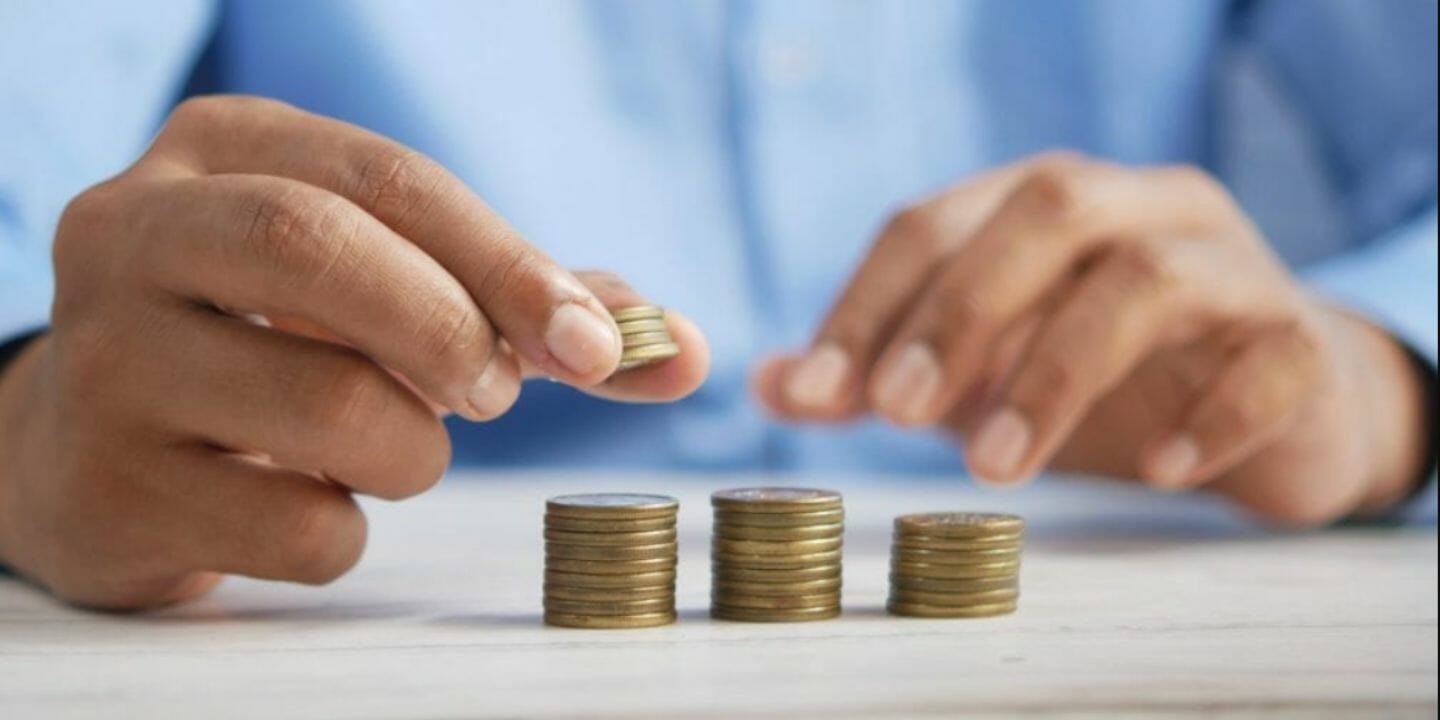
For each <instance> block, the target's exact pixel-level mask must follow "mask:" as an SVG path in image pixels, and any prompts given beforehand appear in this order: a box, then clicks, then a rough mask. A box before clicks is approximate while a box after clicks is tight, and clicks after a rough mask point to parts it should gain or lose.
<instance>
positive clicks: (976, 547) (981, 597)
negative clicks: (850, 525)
mask: <svg viewBox="0 0 1440 720" xmlns="http://www.w3.org/2000/svg"><path fill="white" fill-rule="evenodd" d="M1024 533H1025V520H1024V519H1023V518H1020V517H1019V516H1016V515H1001V514H994V513H964V512H952V513H925V514H920V515H902V516H900V517H898V518H895V544H894V547H893V550H892V553H891V556H890V559H891V563H890V602H889V604H888V605H887V607H888V608H889V610H890V612H891V613H893V614H895V615H908V616H912V617H933V618H956V617H989V616H992V615H1004V614H1007V613H1012V612H1015V605H1016V602H1017V601H1018V600H1019V597H1020V547H1021V541H1022V539H1023V536H1024Z"/></svg>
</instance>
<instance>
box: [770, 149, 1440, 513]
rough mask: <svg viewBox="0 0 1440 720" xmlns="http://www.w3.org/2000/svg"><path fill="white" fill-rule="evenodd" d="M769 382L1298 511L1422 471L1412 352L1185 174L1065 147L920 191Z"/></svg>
mask: <svg viewBox="0 0 1440 720" xmlns="http://www.w3.org/2000/svg"><path fill="white" fill-rule="evenodd" d="M755 382H756V388H757V392H758V394H759V396H760V398H761V400H762V402H764V403H765V404H766V405H767V406H768V407H769V408H770V409H771V410H772V411H773V412H775V413H777V414H779V415H781V416H782V417H785V418H789V419H793V420H810V421H844V420H849V419H853V418H856V417H858V416H860V415H862V414H864V413H867V412H874V413H876V414H878V415H880V416H882V417H883V418H885V419H887V420H889V421H890V422H892V423H894V424H897V425H901V426H906V427H928V426H938V427H941V428H944V429H945V430H947V431H949V432H950V433H953V434H955V435H957V436H959V437H963V438H964V440H963V442H964V446H965V456H966V458H967V461H968V463H969V465H970V467H971V469H972V471H973V472H974V473H975V474H976V475H977V476H980V477H982V478H986V479H989V480H991V481H995V482H1002V483H1013V482H1018V481H1021V480H1023V479H1025V478H1028V477H1031V476H1033V475H1034V474H1035V473H1037V472H1038V471H1040V470H1041V469H1042V468H1046V467H1053V468H1056V469H1060V470H1066V471H1072V472H1087V473H1098V474H1105V475H1111V476H1116V477H1139V478H1142V479H1144V480H1145V481H1146V482H1148V483H1149V484H1151V485H1153V486H1155V487H1158V488H1165V489H1177V490H1178V489H1184V488H1193V487H1198V486H1202V485H1206V486H1209V487H1211V488H1213V489H1216V490H1219V491H1221V492H1223V493H1226V494H1228V495H1230V496H1231V497H1233V498H1234V499H1236V500H1237V501H1238V502H1240V503H1241V504H1243V505H1245V506H1247V507H1249V508H1251V509H1252V510H1255V511H1256V512H1258V513H1260V514H1261V515H1264V516H1266V517H1268V518H1271V519H1273V520H1276V521H1281V522H1288V523H1293V524H1314V523H1318V522H1324V521H1328V520H1330V519H1333V518H1335V517H1337V516H1340V515H1342V514H1344V513H1347V512H1351V511H1354V510H1356V509H1374V508H1379V507H1382V506H1384V505H1385V504H1387V503H1390V502H1393V501H1394V500H1395V499H1396V498H1397V497H1398V496H1399V495H1401V494H1403V492H1404V485H1405V482H1406V481H1407V480H1408V479H1411V478H1413V477H1414V474H1413V473H1417V472H1418V466H1417V462H1416V461H1417V460H1418V454H1419V453H1418V451H1417V450H1416V447H1417V442H1418V440H1417V438H1418V436H1419V434H1420V429H1419V425H1420V423H1421V420H1420V411H1419V404H1418V403H1419V400H1417V398H1418V397H1419V391H1418V387H1417V384H1418V381H1417V378H1416V377H1415V373H1414V371H1413V369H1412V368H1411V367H1410V366H1409V364H1408V360H1407V359H1406V358H1405V357H1404V355H1403V354H1402V351H1401V350H1400V348H1399V347H1398V346H1397V345H1396V344H1395V343H1394V342H1393V341H1392V340H1390V339H1389V338H1388V336H1386V335H1385V334H1384V333H1383V332H1381V331H1379V330H1376V329H1374V328H1372V327H1370V326H1368V325H1367V324H1365V323H1364V322H1362V321H1360V320H1357V319H1354V318H1352V317H1350V316H1349V315H1346V314H1344V313H1341V312H1339V311H1337V310H1335V309H1332V308H1328V307H1325V306H1323V305H1322V304H1320V303H1319V302H1317V301H1316V300H1314V299H1313V298H1311V297H1310V296H1309V295H1307V293H1306V292H1305V291H1304V289H1303V288H1302V287H1301V286H1300V285H1299V284H1298V283H1297V282H1296V281H1295V280H1294V279H1293V278H1292V277H1291V276H1290V274H1289V273H1288V272H1287V270H1286V268H1285V267H1284V265H1283V264H1282V263H1281V261H1280V260H1279V259H1277V258H1276V257H1275V256H1274V254H1273V253H1272V252H1271V251H1270V249H1269V247H1268V246H1267V245H1266V243H1265V241H1264V239H1263V238H1262V237H1261V236H1260V234H1259V232H1258V231H1257V230H1256V228H1255V227H1254V225H1253V224H1252V223H1251V222H1250V221H1249V219H1248V218H1247V217H1246V216H1245V214H1244V212H1243V211H1242V210H1241V209H1240V208H1239V207H1238V206H1237V205H1236V203H1235V202H1234V200H1233V199H1232V198H1231V197H1230V195H1229V194H1228V193H1227V192H1226V191H1225V189H1224V188H1223V187H1222V186H1221V185H1220V184H1219V183H1217V182H1216V181H1214V180H1213V179H1212V178H1210V177H1209V176H1208V175H1206V174H1205V173H1203V172H1201V171H1199V170H1195V169H1192V168H1187V167H1156V168H1127V167H1121V166H1118V165H1114V164H1110V163H1105V162H1100V161H1096V160H1092V159H1088V158H1083V157H1077V156H1073V155H1068V154H1058V155H1045V156H1041V157H1038V158H1033V159H1030V160H1027V161H1024V162H1021V163H1019V164H1017V165H1014V166H1010V167H1006V168H1002V169H999V170H996V171H993V172H991V173H988V174H986V175H983V176H981V177H979V178H978V179H975V180H973V181H970V182H966V183H964V184H961V185H959V186H956V187H954V188H952V189H950V190H947V191H945V192H944V193H942V194H940V195H939V196H937V197H934V198H931V199H928V200H925V201H923V202H921V203H919V204H917V205H914V206H913V207H911V208H909V209H907V210H905V211H903V212H901V213H900V214H898V215H897V216H896V217H895V218H894V219H893V220H892V221H891V222H890V223H889V225H888V226H887V227H886V229H885V230H884V231H883V232H882V234H881V236H880V238H879V240H878V241H877V242H876V243H875V245H874V247H873V248H872V249H871V251H870V254H869V256H868V257H867V258H866V260H865V261H864V263H863V264H862V266H861V267H860V269H859V270H858V271H857V273H856V274H855V276H854V277H853V278H852V280H851V282H850V284H849V286H848V287H847V289H846V290H845V291H844V293H843V294H842V296H841V298H840V299H839V301H838V302H837V303H836V304H835V306H834V307H833V309H832V310H831V312H830V314H829V317H828V318H827V319H826V321H825V322H824V324H823V325H822V327H821V328H820V330H819V332H818V333H817V335H816V339H815V341H814V344H813V345H812V346H811V348H810V349H809V350H808V351H807V352H806V353H805V354H804V355H803V356H782V357H778V358H773V359H771V360H769V361H767V362H766V363H764V364H763V365H762V366H761V367H760V368H759V369H758V371H757V373H756V378H755ZM1407 473H1410V474H1408V475H1407Z"/></svg>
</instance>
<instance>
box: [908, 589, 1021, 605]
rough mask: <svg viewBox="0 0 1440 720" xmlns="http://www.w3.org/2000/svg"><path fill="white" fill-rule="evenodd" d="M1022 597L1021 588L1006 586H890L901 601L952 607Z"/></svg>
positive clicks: (988, 603) (989, 603)
mask: <svg viewBox="0 0 1440 720" xmlns="http://www.w3.org/2000/svg"><path fill="white" fill-rule="evenodd" d="M1019 597H1020V589H1019V588H1005V589H1002V590H979V591H976V592H968V593H946V592H925V591H923V590H903V589H900V588H896V587H892V588H890V599H891V600H893V601H895V602H901V603H915V604H917V605H939V606H942V607H950V606H955V605H961V606H965V607H971V606H975V605H993V604H996V603H1005V602H1015V600H1016V599H1017V598H1019Z"/></svg>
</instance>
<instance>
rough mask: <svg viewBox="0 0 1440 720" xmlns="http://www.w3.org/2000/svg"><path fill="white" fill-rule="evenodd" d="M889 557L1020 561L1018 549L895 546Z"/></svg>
mask: <svg viewBox="0 0 1440 720" xmlns="http://www.w3.org/2000/svg"><path fill="white" fill-rule="evenodd" d="M890 557H891V558H892V559H895V560H899V561H901V562H915V563H926V564H935V565H990V564H993V563H999V562H1020V551H1019V550H976V551H971V552H955V551H953V550H917V549H915V548H908V547H897V548H893V549H892V550H891V551H890Z"/></svg>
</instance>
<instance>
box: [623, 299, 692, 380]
mask: <svg viewBox="0 0 1440 720" xmlns="http://www.w3.org/2000/svg"><path fill="white" fill-rule="evenodd" d="M610 316H611V317H613V318H615V324H616V325H617V326H619V327H620V344H621V347H622V350H621V353H620V368H619V369H620V370H629V369H631V368H637V367H640V366H642V365H649V364H651V363H657V362H660V361H661V360H668V359H670V358H673V357H675V356H676V355H679V354H680V346H679V345H676V344H675V341H674V340H672V339H670V331H669V330H668V329H667V328H666V327H665V308H661V307H655V306H654V305H637V306H635V307H628V308H624V309H622V310H612V311H611V312H610Z"/></svg>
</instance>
